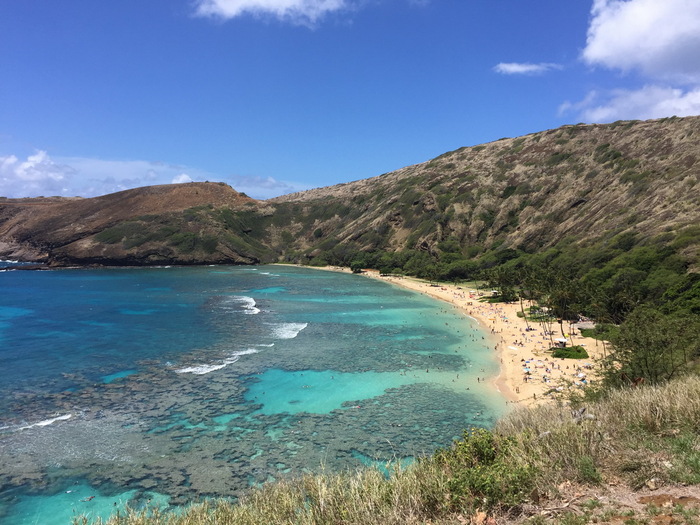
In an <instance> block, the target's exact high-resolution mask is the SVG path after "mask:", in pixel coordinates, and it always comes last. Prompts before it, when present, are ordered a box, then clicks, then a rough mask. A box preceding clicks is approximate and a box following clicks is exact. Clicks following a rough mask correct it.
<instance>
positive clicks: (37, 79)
mask: <svg viewBox="0 0 700 525" xmlns="http://www.w3.org/2000/svg"><path fill="white" fill-rule="evenodd" d="M698 114H700V1H699V0H147V1H144V0H118V1H95V0H61V1H60V2H59V1H56V0H4V1H2V2H0V196H5V197H34V196H42V195H43V196H53V195H61V196H83V197H91V196H96V195H103V194H106V193H111V192H115V191H120V190H124V189H128V188H133V187H139V186H146V185H152V184H170V183H186V182H190V181H206V180H208V181H222V182H226V183H228V184H230V185H231V186H233V187H234V188H235V189H236V190H238V191H242V192H245V193H246V194H248V195H250V196H251V197H255V198H260V199H266V198H271V197H274V196H277V195H282V194H286V193H291V192H294V191H300V190H305V189H309V188H316V187H322V186H328V185H333V184H339V183H342V182H349V181H353V180H358V179H364V178H367V177H373V176H376V175H380V174H382V173H385V172H389V171H393V170H396V169H399V168H402V167H404V166H408V165H412V164H416V163H420V162H424V161H427V160H429V159H431V158H434V157H436V156H438V155H440V154H442V153H444V152H446V151H451V150H454V149H457V148H460V147H462V146H474V145H478V144H482V143H486V142H490V141H494V140H498V139H500V138H503V137H516V136H520V135H525V134H528V133H534V132H537V131H542V130H546V129H552V128H556V127H559V126H562V125H565V124H576V123H580V122H585V123H604V122H613V121H616V120H626V119H652V118H661V117H667V116H673V115H676V116H688V115H698Z"/></svg>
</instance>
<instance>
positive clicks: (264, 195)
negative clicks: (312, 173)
mask: <svg viewBox="0 0 700 525" xmlns="http://www.w3.org/2000/svg"><path fill="white" fill-rule="evenodd" d="M227 182H228V183H229V184H230V185H231V186H232V187H233V188H235V189H236V190H237V191H240V192H243V193H245V194H246V195H248V196H250V197H253V198H255V199H271V198H272V197H278V196H279V195H286V194H288V193H295V192H297V191H303V190H309V189H311V186H309V185H307V184H299V183H294V182H286V181H281V180H277V179H275V178H273V177H245V176H231V177H229V178H228V180H227Z"/></svg>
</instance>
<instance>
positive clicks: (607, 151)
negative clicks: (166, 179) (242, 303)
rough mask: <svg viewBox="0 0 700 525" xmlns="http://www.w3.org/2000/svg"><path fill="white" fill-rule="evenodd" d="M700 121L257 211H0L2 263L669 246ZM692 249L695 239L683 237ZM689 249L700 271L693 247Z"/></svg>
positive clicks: (487, 154) (283, 201)
mask: <svg viewBox="0 0 700 525" xmlns="http://www.w3.org/2000/svg"><path fill="white" fill-rule="evenodd" d="M699 161H700V117H687V118H667V119H661V120H654V121H645V122H637V121H629V122H618V123H614V124H608V125H582V124H581V125H575V126H564V127H562V128H559V129H554V130H549V131H543V132H540V133H534V134H531V135H526V136H523V137H518V138H507V139H501V140H498V141H495V142H492V143H489V144H484V145H480V146H473V147H465V148H460V149H458V150H456V151H452V152H448V153H445V154H443V155H440V156H439V157H437V158H435V159H433V160H431V161H429V162H425V163H422V164H417V165H414V166H409V167H405V168H402V169H400V170H397V171H395V172H392V173H387V174H384V175H381V176H378V177H374V178H370V179H365V180H360V181H356V182H351V183H346V184H340V185H336V186H330V187H326V188H320V189H315V190H310V191H306V192H301V193H296V194H291V195H286V196H283V197H278V198H275V199H271V200H269V201H264V202H263V201H256V200H253V199H250V198H247V197H245V196H244V195H242V194H239V193H237V192H235V191H234V190H232V189H231V188H230V187H228V186H226V185H225V184H217V183H190V184H185V185H172V186H169V185H166V186H156V187H147V188H140V189H135V190H128V191H123V192H119V193H115V194H112V195H105V196H102V197H97V198H92V199H58V198H53V199H15V200H11V199H5V200H0V257H9V258H20V259H23V260H40V261H45V262H47V263H49V264H52V265H59V266H60V265H71V264H133V265H142V264H163V263H169V264H170V263H177V264H200V263H236V264H253V263H258V262H272V261H278V260H286V261H291V262H302V263H305V262H312V263H323V262H332V263H344V264H347V263H349V262H350V259H351V258H352V257H353V256H354V255H355V254H357V253H361V252H376V251H385V252H397V251H402V250H417V251H420V252H424V253H427V254H429V255H430V256H432V257H435V258H439V257H440V256H441V254H443V253H445V252H447V253H453V254H454V253H458V254H459V255H460V256H461V257H466V258H468V259H475V260H476V259H479V258H480V257H483V256H484V255H487V254H493V253H494V251H503V250H505V249H510V250H518V251H520V252H526V253H532V252H535V251H537V250H542V249H543V248H547V247H551V246H555V245H558V244H560V243H562V242H566V243H569V244H571V243H574V244H577V245H581V246H587V245H591V244H594V243H598V244H601V243H602V244H603V245H604V244H605V243H610V242H611V241H612V240H613V239H615V238H618V239H619V236H620V235H621V234H625V233H626V234H627V235H629V236H632V237H634V242H635V244H639V243H642V244H643V243H645V242H649V241H650V240H651V239H660V238H668V239H667V240H671V238H673V237H674V236H675V235H676V234H677V233H678V232H682V231H685V230H684V229H685V228H689V227H690V228H691V229H692V227H693V226H694V225H697V224H699V223H700V211H699V209H700V186H699V185H698V179H699V178H700V175H699V174H700V162H699ZM686 237H687V235H686ZM692 237H693V240H692V241H691V242H687V243H686V245H685V246H684V247H683V249H684V257H686V258H687V259H688V260H689V261H690V262H691V267H693V268H694V267H696V265H697V255H698V242H697V235H695V234H693V235H692Z"/></svg>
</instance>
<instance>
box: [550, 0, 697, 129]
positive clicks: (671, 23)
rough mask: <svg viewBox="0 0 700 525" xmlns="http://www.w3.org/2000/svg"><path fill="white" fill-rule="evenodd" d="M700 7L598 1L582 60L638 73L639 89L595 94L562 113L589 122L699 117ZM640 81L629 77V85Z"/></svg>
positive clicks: (683, 0)
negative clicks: (641, 82)
mask: <svg viewBox="0 0 700 525" xmlns="http://www.w3.org/2000/svg"><path fill="white" fill-rule="evenodd" d="M699 56H700V2H698V1H697V0H663V1H659V0H594V2H593V7H592V9H591V20H590V25H589V27H588V35H587V40H586V46H585V48H584V49H583V52H582V54H581V58H582V60H583V61H584V62H585V63H586V64H588V65H590V66H594V67H596V66H597V67H604V68H608V69H612V70H617V71H621V72H623V73H632V72H634V73H637V74H638V75H639V76H640V77H641V78H642V79H643V81H644V83H645V84H644V85H643V86H640V87H628V88H626V89H616V90H610V91H592V92H590V93H588V95H586V96H585V97H584V99H583V100H581V101H579V102H573V103H572V102H565V103H564V104H562V105H561V106H560V108H559V110H560V114H564V113H569V112H575V113H576V114H577V115H578V117H577V119H578V120H582V121H584V122H612V121H615V120H621V119H650V118H660V117H669V116H672V115H676V116H679V117H682V116H689V115H698V114H700V60H698V57H699ZM634 78H635V77H632V78H631V79H630V77H628V83H629V81H630V80H631V81H632V82H633V81H634Z"/></svg>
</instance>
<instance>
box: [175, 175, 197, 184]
mask: <svg viewBox="0 0 700 525" xmlns="http://www.w3.org/2000/svg"><path fill="white" fill-rule="evenodd" d="M171 182H172V183H173V184H185V183H187V182H194V180H193V179H192V177H190V176H189V175H188V174H187V173H180V175H177V176H176V177H173V180H172V181H171Z"/></svg>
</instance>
